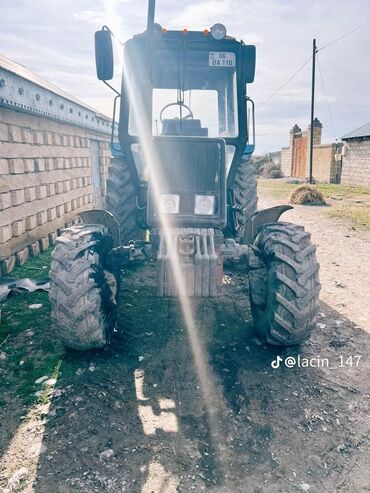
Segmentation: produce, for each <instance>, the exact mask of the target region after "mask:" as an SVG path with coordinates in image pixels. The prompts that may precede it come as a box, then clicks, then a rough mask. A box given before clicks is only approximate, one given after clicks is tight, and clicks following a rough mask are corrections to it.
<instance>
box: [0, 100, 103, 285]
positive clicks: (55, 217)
mask: <svg viewBox="0 0 370 493" xmlns="http://www.w3.org/2000/svg"><path fill="white" fill-rule="evenodd" d="M92 141H95V142H97V144H95V146H94V149H98V154H99V156H98V158H97V159H98V163H99V171H100V173H99V175H100V184H99V183H98V184H95V185H98V186H95V187H94V186H93V176H92V168H91V161H92V159H91V157H92V156H91V142H92ZM109 159H110V150H109V135H108V134H107V133H103V132H102V133H100V132H97V131H93V130H90V129H87V128H83V127H79V126H75V125H72V124H67V123H61V122H59V121H53V120H50V119H48V118H43V117H41V116H34V115H29V114H26V113H22V112H20V111H15V110H12V109H8V108H3V107H0V273H1V274H2V275H6V274H8V273H9V272H11V271H12V269H13V268H14V265H15V264H20V265H22V264H23V263H24V262H25V261H26V259H27V258H28V257H29V256H33V255H37V254H38V252H39V251H40V250H45V249H46V248H47V247H48V246H49V244H50V243H52V242H53V240H54V239H55V237H56V235H57V233H58V231H59V230H60V228H63V227H65V225H66V224H67V223H70V222H71V221H72V220H73V219H74V218H75V217H76V214H77V213H78V212H79V211H82V210H84V209H88V208H92V207H93V205H94V199H96V198H98V197H97V196H96V195H97V193H98V194H99V193H100V194H101V195H104V193H105V180H106V174H107V167H108V163H109ZM99 185H100V192H99ZM94 190H95V193H94Z"/></svg>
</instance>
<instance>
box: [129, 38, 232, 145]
mask: <svg viewBox="0 0 370 493" xmlns="http://www.w3.org/2000/svg"><path fill="white" fill-rule="evenodd" d="M152 63H153V65H152V83H153V93H152V132H153V135H189V136H202V137H236V136H237V135H238V118H237V87H236V56H235V53H234V52H221V51H209V50H185V49H183V47H181V46H180V48H178V49H158V50H157V51H155V52H154V54H153V61H152ZM134 86H135V85H134ZM135 127H136V125H135V121H134V118H133V115H130V124H129V132H130V134H131V135H135V134H137V129H136V128H135Z"/></svg>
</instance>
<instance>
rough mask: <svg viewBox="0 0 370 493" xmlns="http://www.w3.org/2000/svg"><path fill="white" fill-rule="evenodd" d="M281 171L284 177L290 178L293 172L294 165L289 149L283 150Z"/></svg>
mask: <svg viewBox="0 0 370 493" xmlns="http://www.w3.org/2000/svg"><path fill="white" fill-rule="evenodd" d="M280 167H281V171H282V172H283V175H284V176H290V175H291V171H292V163H291V152H290V149H289V147H282V148H281V162H280Z"/></svg>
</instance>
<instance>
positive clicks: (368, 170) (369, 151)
mask: <svg viewBox="0 0 370 493" xmlns="http://www.w3.org/2000/svg"><path fill="white" fill-rule="evenodd" d="M341 182H342V183H345V184H347V185H360V186H364V187H369V188H370V138H369V137H367V138H364V139H353V140H348V141H347V142H345V144H344V147H343V158H342V180H341Z"/></svg>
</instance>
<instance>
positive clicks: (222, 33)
mask: <svg viewBox="0 0 370 493" xmlns="http://www.w3.org/2000/svg"><path fill="white" fill-rule="evenodd" d="M211 34H212V37H213V39H217V41H220V40H221V39H224V38H225V37H226V27H225V26H224V25H223V24H220V23H217V24H215V25H214V26H212V27H211Z"/></svg>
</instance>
